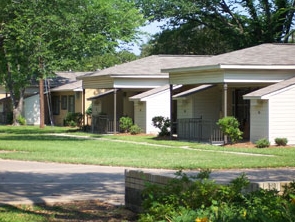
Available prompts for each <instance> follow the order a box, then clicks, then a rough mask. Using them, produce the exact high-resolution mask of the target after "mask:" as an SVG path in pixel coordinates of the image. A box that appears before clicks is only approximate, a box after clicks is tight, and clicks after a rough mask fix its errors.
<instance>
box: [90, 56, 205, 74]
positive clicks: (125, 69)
mask: <svg viewBox="0 0 295 222" xmlns="http://www.w3.org/2000/svg"><path fill="white" fill-rule="evenodd" d="M208 57H209V56H194V55H192V56H191V55H152V56H148V57H145V58H141V59H137V60H134V61H131V62H127V63H123V64H120V65H116V66H113V67H110V68H106V69H103V70H100V71H97V72H94V73H93V74H90V75H86V76H85V77H87V76H90V77H93V76H104V75H155V74H156V75H163V73H162V72H161V69H165V68H171V67H175V68H176V67H179V66H181V65H182V64H183V63H187V62H189V63H191V64H195V65H196V62H197V61H199V60H202V59H204V58H208Z"/></svg>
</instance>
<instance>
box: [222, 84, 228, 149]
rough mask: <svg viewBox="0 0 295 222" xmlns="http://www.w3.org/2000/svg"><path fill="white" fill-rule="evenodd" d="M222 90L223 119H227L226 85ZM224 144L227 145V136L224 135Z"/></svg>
mask: <svg viewBox="0 0 295 222" xmlns="http://www.w3.org/2000/svg"><path fill="white" fill-rule="evenodd" d="M223 90H224V101H223V103H224V104H223V112H224V115H223V116H224V117H227V84H226V83H224V84H223ZM224 143H225V144H227V136H226V135H224Z"/></svg>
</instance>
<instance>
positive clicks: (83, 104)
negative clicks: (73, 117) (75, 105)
mask: <svg viewBox="0 0 295 222" xmlns="http://www.w3.org/2000/svg"><path fill="white" fill-rule="evenodd" d="M82 116H83V123H82V124H83V129H85V125H86V124H85V122H86V121H85V120H86V114H85V89H83V90H82ZM87 123H88V122H87Z"/></svg>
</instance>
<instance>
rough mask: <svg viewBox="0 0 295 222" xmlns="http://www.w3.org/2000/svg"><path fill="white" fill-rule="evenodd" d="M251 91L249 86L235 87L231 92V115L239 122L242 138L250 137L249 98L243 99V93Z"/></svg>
mask: <svg viewBox="0 0 295 222" xmlns="http://www.w3.org/2000/svg"><path fill="white" fill-rule="evenodd" d="M249 92H251V90H250V89H249V88H246V89H235V90H234V91H233V94H232V97H233V98H232V101H233V104H232V105H233V107H232V112H233V116H234V117H236V118H237V120H238V121H239V123H240V130H241V131H242V132H243V139H246V140H247V139H249V138H250V100H244V99H243V95H245V94H247V93H249Z"/></svg>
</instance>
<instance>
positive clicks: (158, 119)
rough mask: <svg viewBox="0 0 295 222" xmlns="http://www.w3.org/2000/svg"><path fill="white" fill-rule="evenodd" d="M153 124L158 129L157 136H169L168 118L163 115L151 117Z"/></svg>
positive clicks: (169, 123)
mask: <svg viewBox="0 0 295 222" xmlns="http://www.w3.org/2000/svg"><path fill="white" fill-rule="evenodd" d="M152 123H153V126H154V127H156V128H158V129H159V130H160V132H159V135H158V136H169V135H170V126H171V122H170V119H169V118H168V117H167V118H165V117H163V116H155V117H153V118H152Z"/></svg>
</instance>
